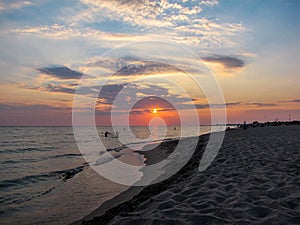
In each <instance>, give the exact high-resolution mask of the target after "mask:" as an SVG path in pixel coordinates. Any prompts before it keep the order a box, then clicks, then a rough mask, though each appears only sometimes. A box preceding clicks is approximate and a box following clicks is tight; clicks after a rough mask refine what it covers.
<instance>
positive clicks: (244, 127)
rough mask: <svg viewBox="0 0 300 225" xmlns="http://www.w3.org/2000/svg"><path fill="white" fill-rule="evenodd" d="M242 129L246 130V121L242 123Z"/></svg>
mask: <svg viewBox="0 0 300 225" xmlns="http://www.w3.org/2000/svg"><path fill="white" fill-rule="evenodd" d="M243 129H244V130H246V129H247V123H246V121H244V125H243Z"/></svg>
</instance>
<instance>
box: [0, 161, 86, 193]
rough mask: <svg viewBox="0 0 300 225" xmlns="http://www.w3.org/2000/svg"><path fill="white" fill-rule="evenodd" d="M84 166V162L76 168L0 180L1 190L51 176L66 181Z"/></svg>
mask: <svg viewBox="0 0 300 225" xmlns="http://www.w3.org/2000/svg"><path fill="white" fill-rule="evenodd" d="M86 166H87V164H86V163H84V164H83V165H81V166H78V167H76V168H71V169H65V170H58V171H52V172H49V173H45V174H36V175H29V176H24V177H20V178H15V179H9V180H3V181H0V188H1V189H2V190H3V189H5V188H11V187H24V186H26V185H30V184H33V183H37V182H42V181H48V180H49V179H51V178H56V179H62V180H63V181H67V180H69V179H71V178H72V177H74V176H75V175H76V174H78V173H80V172H81V171H83V169H84V168H85V167H86Z"/></svg>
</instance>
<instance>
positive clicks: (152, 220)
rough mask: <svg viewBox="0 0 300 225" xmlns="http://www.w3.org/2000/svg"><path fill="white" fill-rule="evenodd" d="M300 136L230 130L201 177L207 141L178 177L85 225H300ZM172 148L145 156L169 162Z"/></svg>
mask: <svg viewBox="0 0 300 225" xmlns="http://www.w3.org/2000/svg"><path fill="white" fill-rule="evenodd" d="M299 134H300V126H297V125H294V126H279V127H261V128H260V127H257V128H249V129H247V130H242V129H237V130H230V131H228V132H226V135H225V139H224V142H223V145H222V148H221V149H220V152H219V154H218V155H217V157H216V159H215V160H214V161H213V163H212V164H211V165H210V166H209V167H208V168H207V169H206V170H205V171H203V172H199V171H198V165H199V160H200V158H201V156H202V153H203V149H204V146H205V144H206V141H207V139H208V135H204V136H201V137H200V138H199V143H198V147H197V149H196V151H195V152H194V154H193V157H192V158H191V159H190V160H189V162H188V163H187V165H186V166H184V167H183V168H182V169H181V170H180V171H179V172H178V173H176V174H175V175H174V176H172V177H171V178H169V179H168V180H165V181H163V182H161V183H158V184H153V185H150V186H147V187H144V188H139V187H132V188H129V189H128V190H127V191H125V192H124V193H122V194H121V195H120V196H117V197H116V198H114V199H112V200H110V201H108V202H107V203H106V207H103V206H101V207H100V208H99V209H98V211H97V213H98V214H97V213H95V212H94V214H93V216H92V217H94V216H95V217H94V218H93V219H91V218H92V217H91V216H90V217H87V218H85V221H84V222H83V224H136V225H138V224H142V225H145V224H147V225H148V224H300V138H299V137H300V135H299ZM172 145H173V146H175V145H176V141H170V142H165V143H164V144H163V146H160V148H161V149H162V148H163V149H165V152H164V153H163V154H161V156H159V155H158V154H156V153H155V152H153V151H150V152H149V153H147V152H145V153H144V154H145V156H146V158H147V164H152V163H155V162H157V160H159V157H162V158H165V157H166V155H168V154H169V152H168V151H170V149H171V147H170V148H168V146H172ZM134 195H135V197H133V196H134ZM121 200H122V201H121ZM122 202H123V203H122ZM117 203H119V205H118V206H115V205H116V204H117ZM104 205H105V204H104ZM113 206H115V207H113ZM111 207H112V208H111ZM104 212H105V213H104ZM103 213H104V214H103ZM101 214H102V215H101ZM97 215H98V216H97ZM99 215H100V216H99Z"/></svg>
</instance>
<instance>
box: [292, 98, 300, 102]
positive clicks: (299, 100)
mask: <svg viewBox="0 0 300 225" xmlns="http://www.w3.org/2000/svg"><path fill="white" fill-rule="evenodd" d="M291 102H297V103H300V99H293V100H291Z"/></svg>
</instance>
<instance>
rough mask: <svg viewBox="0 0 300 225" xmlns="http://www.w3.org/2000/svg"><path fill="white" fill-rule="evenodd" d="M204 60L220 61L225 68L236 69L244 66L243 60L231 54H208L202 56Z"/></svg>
mask: <svg viewBox="0 0 300 225" xmlns="http://www.w3.org/2000/svg"><path fill="white" fill-rule="evenodd" d="M202 59H203V60H204V61H206V62H214V63H220V64H222V65H223V66H224V67H225V68H227V69H237V68H242V67H244V66H245V62H244V61H243V60H241V59H238V58H235V57H232V56H222V55H217V56H210V57H203V58H202Z"/></svg>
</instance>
